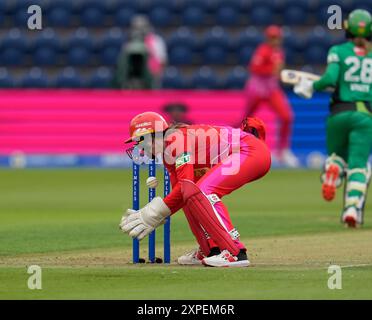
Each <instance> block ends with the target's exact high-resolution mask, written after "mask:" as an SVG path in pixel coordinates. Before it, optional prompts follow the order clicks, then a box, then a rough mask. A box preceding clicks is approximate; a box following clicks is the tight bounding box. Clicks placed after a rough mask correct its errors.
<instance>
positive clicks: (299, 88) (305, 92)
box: [293, 77, 314, 99]
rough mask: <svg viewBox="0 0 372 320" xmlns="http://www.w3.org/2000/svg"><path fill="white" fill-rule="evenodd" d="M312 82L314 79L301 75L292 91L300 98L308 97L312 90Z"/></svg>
mask: <svg viewBox="0 0 372 320" xmlns="http://www.w3.org/2000/svg"><path fill="white" fill-rule="evenodd" d="M313 83H314V81H312V80H309V79H307V78H304V77H301V79H300V82H299V83H297V84H296V85H295V86H294V88H293V92H294V93H295V94H297V95H298V96H300V97H302V98H305V99H310V98H311V97H312V96H313V92H314V89H313Z"/></svg>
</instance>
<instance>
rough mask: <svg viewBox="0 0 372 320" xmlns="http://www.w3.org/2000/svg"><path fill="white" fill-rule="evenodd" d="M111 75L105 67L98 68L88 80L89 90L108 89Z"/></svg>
mask: <svg viewBox="0 0 372 320" xmlns="http://www.w3.org/2000/svg"><path fill="white" fill-rule="evenodd" d="M112 77H113V76H112V73H111V71H110V69H108V68H106V67H100V68H98V69H97V70H95V71H94V72H93V74H92V76H91V77H90V79H89V82H88V86H89V88H96V89H98V88H102V89H103V88H110V87H111V82H112Z"/></svg>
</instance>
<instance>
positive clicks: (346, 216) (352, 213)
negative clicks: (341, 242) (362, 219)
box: [342, 206, 358, 228]
mask: <svg viewBox="0 0 372 320" xmlns="http://www.w3.org/2000/svg"><path fill="white" fill-rule="evenodd" d="M342 222H343V223H345V224H346V225H347V226H348V227H349V228H355V227H357V225H358V211H357V209H356V208H355V207H354V206H351V207H349V208H347V209H346V210H345V211H344V213H343V214H342Z"/></svg>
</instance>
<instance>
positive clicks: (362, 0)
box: [345, 0, 372, 18]
mask: <svg viewBox="0 0 372 320" xmlns="http://www.w3.org/2000/svg"><path fill="white" fill-rule="evenodd" d="M346 9H348V10H347V11H351V10H354V9H364V10H367V11H369V12H372V3H371V1H366V0H354V1H352V2H351V3H350V6H349V7H348V8H345V10H346ZM346 13H348V12H346ZM345 18H346V16H345Z"/></svg>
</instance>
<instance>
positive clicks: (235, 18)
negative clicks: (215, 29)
mask: <svg viewBox="0 0 372 320" xmlns="http://www.w3.org/2000/svg"><path fill="white" fill-rule="evenodd" d="M215 19H216V23H217V24H218V25H222V26H233V25H236V24H237V23H239V8H238V7H237V6H236V5H234V3H233V2H231V3H229V2H225V4H222V5H221V6H220V7H219V8H218V9H217V11H216V13H215Z"/></svg>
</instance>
